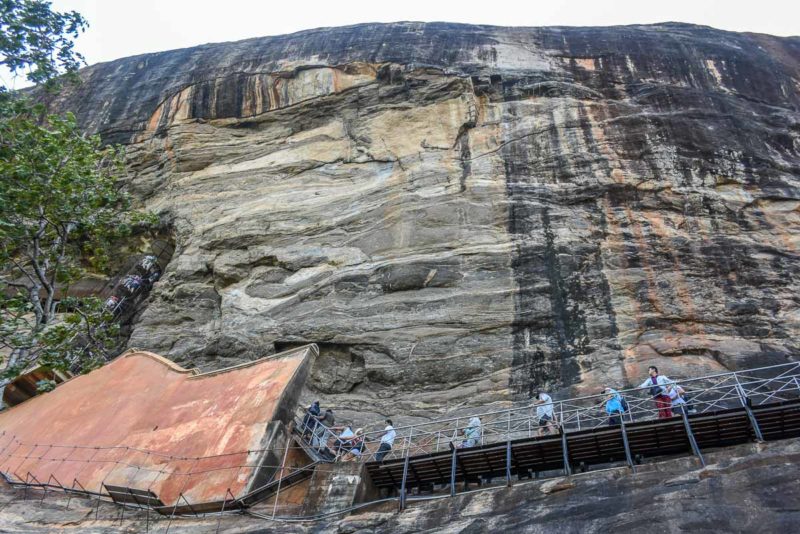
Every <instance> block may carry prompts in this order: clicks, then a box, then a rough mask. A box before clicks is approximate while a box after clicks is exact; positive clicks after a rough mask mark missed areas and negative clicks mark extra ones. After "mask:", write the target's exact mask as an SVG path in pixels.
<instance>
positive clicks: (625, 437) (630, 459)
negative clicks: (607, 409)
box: [619, 413, 636, 473]
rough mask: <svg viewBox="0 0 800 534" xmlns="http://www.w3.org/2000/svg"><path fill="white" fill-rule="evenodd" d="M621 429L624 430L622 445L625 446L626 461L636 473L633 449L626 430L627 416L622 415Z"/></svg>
mask: <svg viewBox="0 0 800 534" xmlns="http://www.w3.org/2000/svg"><path fill="white" fill-rule="evenodd" d="M619 421H620V428H621V429H622V444H623V445H624V446H625V459H626V460H627V461H628V466H629V467H630V468H631V471H633V472H634V473H636V466H635V465H634V464H633V457H632V456H631V447H630V444H629V443H628V431H627V430H626V429H625V414H624V413H621V414H620V418H619Z"/></svg>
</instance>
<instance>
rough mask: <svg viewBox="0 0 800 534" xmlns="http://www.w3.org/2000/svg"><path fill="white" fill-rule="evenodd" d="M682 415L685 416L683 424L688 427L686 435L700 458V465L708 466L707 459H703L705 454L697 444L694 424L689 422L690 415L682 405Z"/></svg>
mask: <svg viewBox="0 0 800 534" xmlns="http://www.w3.org/2000/svg"><path fill="white" fill-rule="evenodd" d="M681 417H682V418H683V426H684V427H685V428H686V436H687V437H688V438H689V445H691V446H692V451H693V452H694V455H695V456H697V459H698V460H700V465H702V466H703V467H705V466H706V461H705V460H704V459H703V454H702V453H701V452H700V447H698V446H697V441H695V439H694V432H692V425H691V424H690V423H689V416H688V415H686V409H685V408H684V407H683V406H681Z"/></svg>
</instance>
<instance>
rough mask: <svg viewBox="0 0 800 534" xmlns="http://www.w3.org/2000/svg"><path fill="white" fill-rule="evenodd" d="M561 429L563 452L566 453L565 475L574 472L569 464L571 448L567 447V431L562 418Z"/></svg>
mask: <svg viewBox="0 0 800 534" xmlns="http://www.w3.org/2000/svg"><path fill="white" fill-rule="evenodd" d="M559 428H560V429H561V452H562V454H563V455H564V476H570V475H571V474H572V468H571V467H570V465H569V450H568V449H567V432H566V431H565V430H564V421H563V419H562V421H561V424H560V425H559Z"/></svg>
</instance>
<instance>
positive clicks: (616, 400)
mask: <svg viewBox="0 0 800 534" xmlns="http://www.w3.org/2000/svg"><path fill="white" fill-rule="evenodd" d="M603 394H604V395H606V398H605V400H604V401H603V403H604V404H605V406H606V414H608V426H617V425H619V424H620V422H621V418H622V416H623V415H624V414H625V412H626V411H627V410H626V407H627V406H626V404H623V403H625V400H624V399H623V398H622V395H620V394H619V392H618V391H617V390H616V389H614V388H606V389H604V390H603Z"/></svg>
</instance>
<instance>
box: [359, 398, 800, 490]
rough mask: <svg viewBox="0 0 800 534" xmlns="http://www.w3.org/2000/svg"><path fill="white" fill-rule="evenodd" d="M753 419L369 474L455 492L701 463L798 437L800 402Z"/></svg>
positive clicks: (536, 443)
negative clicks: (684, 457) (496, 483)
mask: <svg viewBox="0 0 800 534" xmlns="http://www.w3.org/2000/svg"><path fill="white" fill-rule="evenodd" d="M752 414H753V415H754V417H755V421H756V426H754V425H753V424H752V422H751V420H750V418H749V417H748V413H747V411H746V409H745V408H744V407H740V408H732V409H727V410H719V411H715V412H709V413H704V414H697V415H690V416H677V417H673V418H670V419H656V420H650V421H640V422H634V423H630V422H629V423H625V424H623V425H620V426H615V427H605V428H592V429H588V430H580V431H574V432H567V433H559V434H558V435H554V436H545V437H534V438H522V439H516V440H513V441H512V440H509V441H507V442H506V443H492V444H488V445H481V446H477V447H471V448H469V449H458V448H454V449H452V450H451V451H441V452H434V453H428V454H422V455H417V456H407V457H405V458H397V459H393V460H388V461H385V462H383V463H381V462H375V461H371V462H369V463H367V469H368V471H369V473H370V476H371V478H372V482H373V483H374V484H375V485H376V486H378V487H389V488H396V489H398V490H402V489H403V488H405V489H411V488H423V489H425V488H432V487H433V485H435V484H437V485H450V487H451V490H452V491H454V490H455V485H456V484H458V483H470V482H473V483H478V484H480V483H482V482H485V481H487V480H491V479H495V478H505V479H506V481H507V483H509V484H510V483H511V481H512V477H517V478H527V477H531V476H533V475H534V474H535V473H537V472H544V471H553V470H561V471H562V472H563V473H564V474H569V473H571V472H572V471H573V470H574V469H576V468H578V467H579V466H586V467H588V466H592V465H597V464H607V463H614V462H627V463H628V465H629V466H630V467H631V469H634V470H635V469H636V459H637V458H640V457H642V458H653V457H658V456H666V455H673V454H681V453H690V454H695V455H696V456H697V457H698V459H699V460H700V461H701V462H702V461H703V459H702V452H701V451H702V450H703V449H707V448H712V447H724V446H728V445H736V444H739V443H745V442H747V441H749V440H756V439H757V437H756V436H757V433H758V431H757V430H756V429H757V428H758V429H759V430H760V433H761V435H762V436H763V439H765V440H774V439H783V438H790V437H797V436H800V400H791V401H779V402H774V403H769V404H764V405H761V406H758V407H756V408H754V409H753V410H752ZM692 441H694V444H693V443H692Z"/></svg>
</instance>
